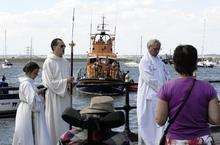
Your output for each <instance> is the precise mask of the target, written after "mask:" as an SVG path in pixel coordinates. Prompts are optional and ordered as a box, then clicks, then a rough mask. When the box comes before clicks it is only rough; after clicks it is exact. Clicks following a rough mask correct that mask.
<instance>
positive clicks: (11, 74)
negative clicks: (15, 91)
mask: <svg viewBox="0 0 220 145" xmlns="http://www.w3.org/2000/svg"><path fill="white" fill-rule="evenodd" d="M39 64H40V65H41V66H42V62H39ZM84 65H85V62H77V63H74V74H75V75H76V74H77V70H79V68H80V67H81V66H84ZM23 66H24V63H15V64H14V66H13V67H12V68H11V69H2V68H0V77H1V76H2V75H3V74H4V75H5V76H6V78H7V82H8V83H9V84H10V85H12V86H18V85H19V84H18V79H17V78H18V77H19V76H21V75H23V72H22V68H23ZM121 67H122V69H123V70H124V71H128V70H129V72H130V76H131V78H133V79H134V80H135V81H137V80H138V68H137V67H136V66H132V64H131V65H125V64H124V63H121ZM167 68H168V70H169V71H170V74H171V76H172V77H176V73H175V72H174V70H173V68H172V67H171V66H170V65H167ZM197 76H198V78H200V79H203V80H204V79H205V80H220V67H216V68H199V69H198V71H197ZM36 82H37V83H40V82H41V78H40V76H39V77H38V78H37V79H36ZM213 85H214V87H215V88H216V90H217V92H218V94H220V83H215V84H213ZM218 96H219V95H218ZM90 97H91V96H86V95H82V94H80V93H78V92H77V91H76V90H75V93H74V96H73V107H74V108H76V109H81V108H83V107H84V106H87V105H88V104H89V101H90ZM124 100H125V97H124V96H118V97H114V106H115V107H118V106H123V105H124ZM130 105H132V106H135V105H136V93H131V94H130ZM14 123H15V119H14V118H12V119H11V118H10V119H8V118H6V119H0V145H11V142H12V137H13V132H14ZM130 127H131V130H132V131H134V132H136V130H137V119H136V110H135V109H134V110H132V111H131V112H130ZM120 129H123V128H120Z"/></svg>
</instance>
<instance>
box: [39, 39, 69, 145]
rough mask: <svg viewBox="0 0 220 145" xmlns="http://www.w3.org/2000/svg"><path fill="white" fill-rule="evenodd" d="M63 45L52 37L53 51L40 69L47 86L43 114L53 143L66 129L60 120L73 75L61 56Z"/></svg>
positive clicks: (67, 104) (65, 125)
mask: <svg viewBox="0 0 220 145" xmlns="http://www.w3.org/2000/svg"><path fill="white" fill-rule="evenodd" d="M65 47H66V46H65V44H64V42H63V41H62V39H60V38H56V39H54V40H53V41H52V42H51V48H52V51H53V52H52V53H51V54H50V55H48V56H47V59H46V60H45V62H44V64H43V70H42V81H43V85H44V86H45V87H47V91H46V94H45V99H46V102H45V105H46V108H45V116H46V122H47V126H48V128H49V133H50V135H51V138H52V142H53V144H54V145H55V144H56V143H57V141H58V140H59V137H60V135H61V134H62V133H64V132H65V131H66V130H67V129H68V124H67V123H66V122H64V121H63V120H62V118H61V115H62V112H63V111H64V109H65V108H66V107H68V106H70V103H71V102H70V93H69V92H68V86H69V85H70V84H71V83H72V82H73V77H70V64H69V62H68V61H67V60H66V59H65V58H63V55H64V50H65Z"/></svg>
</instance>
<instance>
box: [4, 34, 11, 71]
mask: <svg viewBox="0 0 220 145" xmlns="http://www.w3.org/2000/svg"><path fill="white" fill-rule="evenodd" d="M3 52H4V54H3V58H4V62H2V68H11V67H12V63H11V62H9V61H8V60H7V59H6V55H7V54H6V53H7V45H6V30H5V47H4V51H3Z"/></svg>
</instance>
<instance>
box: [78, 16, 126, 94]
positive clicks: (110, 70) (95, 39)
mask: <svg viewBox="0 0 220 145" xmlns="http://www.w3.org/2000/svg"><path fill="white" fill-rule="evenodd" d="M104 20H105V17H103V18H102V24H101V25H98V27H97V28H98V29H97V33H95V34H90V39H91V44H90V51H89V52H88V54H87V63H86V66H85V67H84V68H81V69H80V71H79V73H78V75H77V85H76V87H77V88H78V90H79V91H81V92H83V93H88V94H96V95H118V94H121V93H123V89H124V87H123V86H124V77H125V73H123V72H122V71H121V70H120V64H119V62H118V61H117V55H116V53H114V52H113V48H114V47H115V34H108V33H107V32H108V31H109V30H106V29H105V26H106V24H105V22H104Z"/></svg>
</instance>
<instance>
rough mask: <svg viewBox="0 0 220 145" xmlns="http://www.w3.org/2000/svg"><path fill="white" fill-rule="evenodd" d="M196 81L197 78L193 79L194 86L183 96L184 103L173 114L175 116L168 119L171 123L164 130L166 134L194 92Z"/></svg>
mask: <svg viewBox="0 0 220 145" xmlns="http://www.w3.org/2000/svg"><path fill="white" fill-rule="evenodd" d="M195 81H196V79H193V83H192V86H191V87H190V89H189V91H188V92H187V95H186V97H182V98H183V103H182V104H180V106H179V108H178V110H177V112H176V114H175V115H174V116H173V118H171V119H169V121H168V122H169V124H168V125H167V127H166V129H165V130H164V135H166V134H167V133H168V129H169V128H170V126H171V124H173V123H174V122H175V120H176V118H177V116H178V115H179V113H180V112H181V110H182V108H183V106H184V105H185V104H186V101H187V100H188V98H189V96H190V94H191V92H192V89H193V86H194V84H195Z"/></svg>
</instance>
